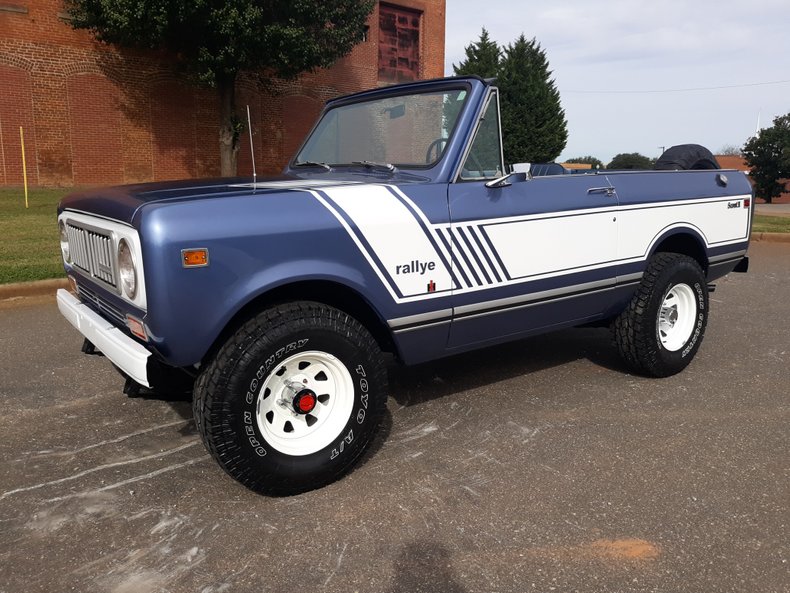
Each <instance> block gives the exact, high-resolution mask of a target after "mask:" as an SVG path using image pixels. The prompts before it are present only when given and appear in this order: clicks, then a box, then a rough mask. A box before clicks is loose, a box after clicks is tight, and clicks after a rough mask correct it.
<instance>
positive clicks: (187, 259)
mask: <svg viewBox="0 0 790 593" xmlns="http://www.w3.org/2000/svg"><path fill="white" fill-rule="evenodd" d="M181 263H182V264H183V265H184V267H185V268H199V267H201V266H207V265H208V249H182V250H181Z"/></svg>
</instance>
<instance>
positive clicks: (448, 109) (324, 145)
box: [294, 88, 468, 167]
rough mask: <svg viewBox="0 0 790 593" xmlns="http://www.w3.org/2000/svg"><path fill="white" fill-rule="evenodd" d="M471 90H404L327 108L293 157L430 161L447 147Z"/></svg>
mask: <svg viewBox="0 0 790 593" xmlns="http://www.w3.org/2000/svg"><path fill="white" fill-rule="evenodd" d="M467 95H468V92H467V91H466V90H465V89H463V88H461V89H449V90H443V91H433V92H428V93H419V94H413V95H399V96H395V97H387V98H383V99H375V100H371V101H365V102H362V103H353V104H351V105H342V106H340V107H335V108H334V109H331V110H329V111H327V112H326V113H325V114H324V116H323V117H322V118H321V121H320V122H319V123H318V125H317V126H316V128H315V130H313V133H312V134H311V135H310V138H309V139H308V140H307V142H306V143H305V145H304V147H303V148H302V150H301V151H299V154H298V155H296V159H294V165H299V164H300V163H305V164H307V163H324V164H327V165H350V164H352V163H360V162H367V163H374V164H392V165H396V166H399V167H428V166H431V165H433V164H434V163H436V162H437V161H438V160H439V159H440V158H441V157H442V154H443V153H444V149H445V147H446V146H447V139H448V138H449V137H450V134H451V133H452V131H453V128H454V127H455V123H456V121H457V120H458V116H459V115H460V113H461V110H462V109H463V106H464V103H465V101H466V98H467Z"/></svg>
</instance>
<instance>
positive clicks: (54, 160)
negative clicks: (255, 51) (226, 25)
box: [0, 0, 445, 186]
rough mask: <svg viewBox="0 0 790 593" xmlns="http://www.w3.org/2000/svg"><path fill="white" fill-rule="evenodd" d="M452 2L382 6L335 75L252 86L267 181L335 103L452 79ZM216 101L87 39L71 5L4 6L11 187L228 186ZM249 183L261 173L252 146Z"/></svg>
mask: <svg viewBox="0 0 790 593" xmlns="http://www.w3.org/2000/svg"><path fill="white" fill-rule="evenodd" d="M444 23H445V0H396V1H394V2H392V3H389V2H386V3H385V2H380V3H377V6H376V8H375V9H374V11H373V13H372V15H371V16H370V19H369V22H368V31H367V35H366V39H365V40H364V41H363V42H362V43H361V44H359V45H358V46H357V47H355V48H354V50H353V51H352V52H351V53H350V54H349V55H348V56H346V57H345V58H343V59H341V60H340V61H339V62H338V63H336V64H335V66H334V67H332V68H331V69H329V70H321V71H317V72H315V73H310V74H306V75H303V76H302V77H301V78H299V79H298V80H295V81H290V82H275V83H274V84H273V85H272V86H270V87H269V88H268V89H266V88H263V87H262V86H261V85H260V84H259V83H258V82H256V80H255V79H254V78H253V77H249V76H243V75H242V76H240V77H239V81H238V85H237V97H236V100H237V105H238V107H239V109H240V110H244V109H245V106H246V105H249V107H250V113H251V118H252V129H253V142H254V145H255V162H256V166H257V170H258V172H259V173H267V172H270V173H271V172H278V171H280V170H281V169H282V167H283V165H284V164H285V162H286V161H287V159H288V158H289V157H290V156H291V155H292V154H293V152H294V150H295V149H296V148H297V147H298V145H299V144H300V142H301V141H302V139H303V137H304V135H305V134H306V133H307V132H308V131H309V129H310V126H311V124H312V122H313V121H314V119H315V116H316V115H317V114H318V112H319V111H320V109H321V107H322V105H323V103H324V102H325V101H326V100H327V99H329V98H331V97H335V96H337V95H341V94H346V93H350V92H354V91H357V90H361V89H365V88H371V87H375V86H377V85H383V84H389V83H392V82H397V81H403V80H413V79H419V78H436V77H440V76H442V75H443V71H444ZM217 103H218V100H217V98H216V93H215V92H214V91H213V90H211V89H201V88H196V87H194V86H192V85H190V84H189V83H188V81H187V80H186V79H185V78H184V77H183V76H182V75H181V74H179V73H178V72H177V71H176V69H175V68H174V67H173V64H172V62H170V61H169V60H168V59H167V57H166V56H163V55H161V54H154V53H151V52H130V51H126V50H124V51H117V50H115V49H113V48H110V47H108V46H105V45H101V44H99V43H97V42H96V41H95V40H94V39H93V37H92V36H91V35H90V34H89V33H87V32H85V31H75V30H73V29H72V28H71V27H70V26H69V23H68V15H67V14H66V13H64V12H63V6H62V3H61V0H29V1H25V0H10V2H5V1H4V0H0V186H2V185H20V184H21V183H22V156H21V150H20V137H19V128H20V126H21V127H23V128H24V134H25V146H26V150H25V154H26V157H27V175H28V181H29V183H30V184H31V185H45V186H71V185H96V184H110V183H113V184H114V183H133V182H140V181H153V180H162V179H177V178H184V177H209V176H216V175H218V174H219V142H218V131H219V115H218V104H217ZM243 140H244V141H243V142H241V150H240V152H239V174H242V175H246V174H249V173H250V172H251V170H252V166H251V159H250V149H249V141H248V140H247V139H246V138H244V139H243Z"/></svg>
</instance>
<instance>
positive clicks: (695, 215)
mask: <svg viewBox="0 0 790 593" xmlns="http://www.w3.org/2000/svg"><path fill="white" fill-rule="evenodd" d="M749 197H751V196H738V197H735V198H730V199H728V200H726V201H708V202H702V203H696V204H683V205H680V206H676V207H665V208H651V209H650V210H647V211H639V210H624V211H622V212H620V213H618V221H619V228H620V241H619V249H618V259H623V260H633V259H640V258H642V257H644V256H645V255H646V254H647V253H648V251H649V250H650V247H651V246H652V242H653V240H654V239H655V238H656V237H657V236H658V235H660V234H662V233H663V231H664V230H665V229H666V230H668V229H670V228H672V227H678V226H690V227H692V228H695V229H697V230H698V231H699V233H700V234H701V235H702V236H703V237H704V238H705V242H706V243H707V245H708V246H709V247H710V246H715V245H725V244H727V243H739V242H741V241H745V240H746V237H748V236H749V212H750V210H749V209H748V208H744V207H743V200H744V199H747V198H749ZM736 202H738V206H737V207H735V208H728V204H735V203H736Z"/></svg>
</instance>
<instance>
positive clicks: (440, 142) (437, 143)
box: [425, 138, 447, 165]
mask: <svg viewBox="0 0 790 593" xmlns="http://www.w3.org/2000/svg"><path fill="white" fill-rule="evenodd" d="M445 144H447V138H437V139H436V140H434V141H433V142H431V143H430V144H429V145H428V150H426V151H425V162H426V163H427V164H429V165H430V164H431V163H434V162H436V161H438V160H439V157H440V156H442V151H443V150H444V145H445ZM432 152H435V153H436V158H432V155H431V153H432Z"/></svg>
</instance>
